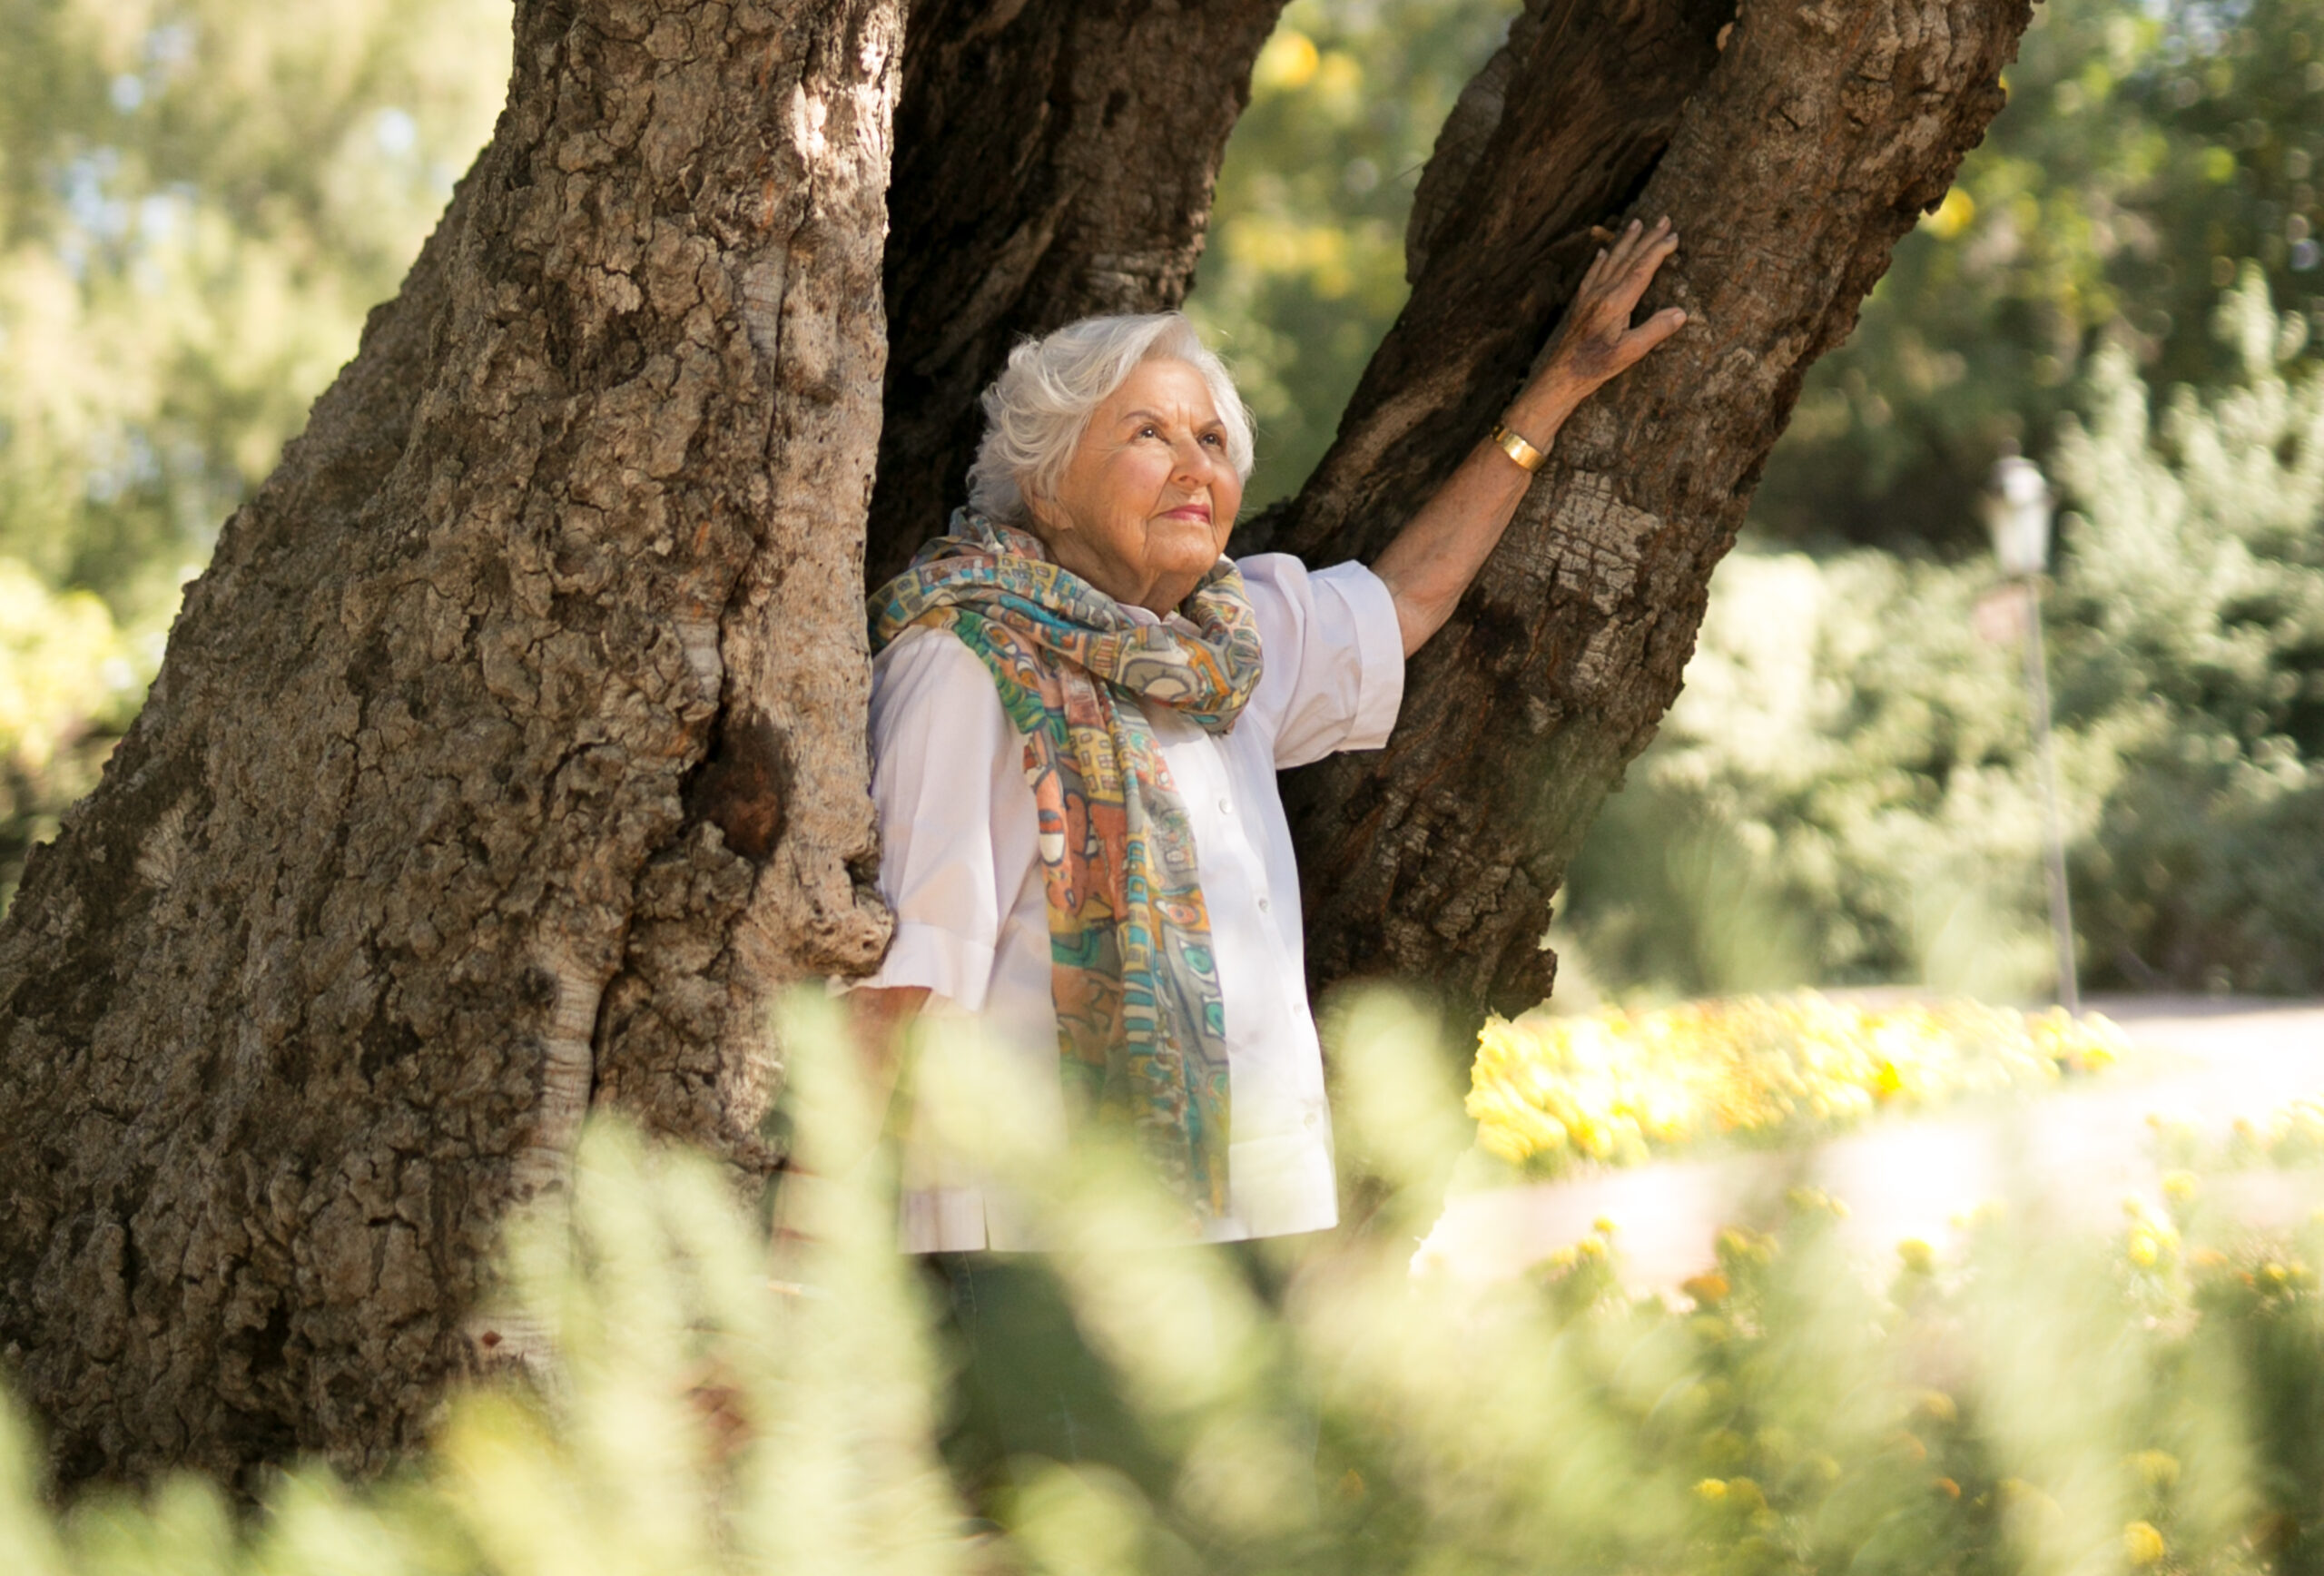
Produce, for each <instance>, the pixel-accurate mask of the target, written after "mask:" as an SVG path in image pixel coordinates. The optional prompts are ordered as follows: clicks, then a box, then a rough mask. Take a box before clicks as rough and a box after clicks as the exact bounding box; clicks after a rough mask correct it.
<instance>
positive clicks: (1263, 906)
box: [1259, 898, 1267, 914]
mask: <svg viewBox="0 0 2324 1576" xmlns="http://www.w3.org/2000/svg"><path fill="white" fill-rule="evenodd" d="M1266 911H1267V900H1266V899H1265V898H1261V899H1260V900H1259V912H1261V913H1263V914H1264V913H1265V912H1266Z"/></svg>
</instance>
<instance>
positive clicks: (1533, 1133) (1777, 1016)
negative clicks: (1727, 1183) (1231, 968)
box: [1467, 990, 2128, 1177]
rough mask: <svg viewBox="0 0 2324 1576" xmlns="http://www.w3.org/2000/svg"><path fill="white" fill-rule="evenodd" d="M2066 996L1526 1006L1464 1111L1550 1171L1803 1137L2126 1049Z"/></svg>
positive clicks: (1490, 1029)
mask: <svg viewBox="0 0 2324 1576" xmlns="http://www.w3.org/2000/svg"><path fill="white" fill-rule="evenodd" d="M2127 1045H2128V1041H2126V1040H2125V1039H2123V1037H2122V1030H2120V1029H2117V1028H2115V1027H2114V1025H2113V1024H2112V1023H2110V1022H2108V1021H2107V1020H2106V1019H2104V1018H2102V1017H2100V1016H2098V1015H2096V1014H2094V1013H2093V1014H2092V1015H2090V1016H2089V1017H2087V1018H2085V1019H2083V1020H2081V1021H2080V1022H2076V1021H2074V1020H2073V1019H2070V1018H2068V1017H2067V1016H2066V1014H2065V1013H2064V1011H2063V1010H2062V1009H2052V1010H2049V1011H2047V1012H2042V1013H2033V1014H2029V1013H2024V1012H2019V1011H2016V1010H2013V1009H2010V1008H2005V1007H1987V1006H1984V1004H1982V1003H1980V1002H1975V1001H1946V1002H1918V1001H1912V1002H1905V1003H1903V1004H1901V1005H1898V1006H1896V1007H1893V1008H1885V1009H1884V1008H1876V1007H1867V1006H1861V1005H1857V1004H1855V1003H1851V1002H1842V1001H1833V1000H1827V998H1825V997H1822V996H1819V995H1817V994H1816V993H1815V992H1814V991H1812V990H1811V991H1803V992H1801V993H1799V994H1798V995H1796V996H1783V997H1757V996H1746V997H1738V998H1732V999H1729V1000H1720V1001H1696V1002H1687V1003H1684V1004H1682V1005H1680V1006H1677V1007H1672V1008H1668V1009H1665V1010H1660V1011H1654V1012H1637V1013H1631V1012H1625V1011H1621V1010H1610V1011H1605V1012H1600V1013H1597V1014H1594V1015H1592V1016H1590V1017H1586V1018H1569V1017H1553V1016H1551V1014H1550V1013H1548V1012H1547V1011H1545V1010H1536V1011H1532V1012H1528V1013H1525V1014H1523V1015H1522V1016H1521V1017H1519V1018H1518V1019H1516V1020H1514V1021H1513V1022H1512V1021H1511V1020H1509V1019H1502V1018H1500V1017H1497V1016H1496V1017H1494V1018H1492V1019H1490V1020H1489V1021H1488V1022H1487V1023H1486V1024H1485V1027H1484V1029H1482V1031H1481V1032H1480V1033H1479V1034H1478V1037H1477V1059H1476V1061H1475V1063H1474V1065H1473V1066H1472V1069H1471V1071H1470V1079H1471V1085H1470V1089H1469V1098H1468V1103H1467V1109H1468V1113H1469V1115H1471V1116H1472V1117H1474V1118H1476V1121H1477V1144H1478V1147H1479V1148H1482V1149H1483V1150H1484V1151H1485V1153H1487V1154H1489V1155H1492V1156H1493V1157H1496V1158H1498V1159H1501V1160H1505V1161H1507V1162H1508V1163H1509V1164H1511V1165H1512V1166H1521V1167H1525V1168H1526V1170H1528V1171H1529V1172H1531V1173H1532V1174H1533V1175H1535V1176H1540V1177H1555V1176H1558V1175H1561V1174H1562V1173H1564V1172H1566V1171H1569V1170H1571V1169H1572V1168H1573V1167H1576V1166H1579V1165H1585V1164H1588V1163H1590V1162H1592V1161H1596V1162H1600V1163H1603V1164H1612V1165H1635V1164H1637V1163H1639V1162H1641V1161H1643V1160H1646V1159H1648V1158H1649V1157H1652V1156H1654V1155H1657V1154H1662V1153H1667V1152H1669V1151H1670V1150H1672V1149H1677V1148H1684V1147H1686V1146H1688V1145H1690V1144H1694V1143H1698V1142H1701V1141H1703V1140H1706V1139H1710V1138H1720V1137H1727V1136H1735V1137H1740V1138H1751V1139H1754V1140H1757V1141H1761V1142H1768V1141H1775V1142H1785V1143H1796V1142H1798V1141H1801V1140H1803V1139H1807V1138H1815V1137H1817V1136H1818V1135H1820V1134H1824V1133H1828V1132H1830V1131H1833V1130H1834V1129H1836V1128H1841V1127H1845V1126H1846V1125H1848V1124H1850V1123H1852V1122H1855V1121H1857V1120H1859V1119H1861V1118H1864V1117H1866V1116H1869V1115H1870V1114H1872V1113H1873V1112H1875V1111H1876V1110H1885V1109H1891V1108H1913V1107H1922V1106H1927V1105H1932V1104H1935V1103H1936V1102H1938V1101H1941V1100H1945V1099H1950V1098H1955V1097H1958V1096H1963V1095H1971V1094H1983V1093H1989V1092H1998V1091H2001V1090H2010V1089H2015V1090H2026V1089H2037V1088H2045V1087H2047V1086H2048V1085H2050V1084H2052V1083H2054V1082H2055V1081H2056V1080H2057V1077H2058V1074H2059V1072H2060V1071H2061V1070H2066V1071H2073V1072H2089V1071H2095V1070H2097V1069H2100V1068H2104V1067H2108V1066H2111V1065H2112V1063H2113V1062H2114V1060H2115V1059H2117V1058H2118V1057H2119V1056H2121V1054H2122V1051H2123V1050H2124V1049H2126V1048H2127Z"/></svg>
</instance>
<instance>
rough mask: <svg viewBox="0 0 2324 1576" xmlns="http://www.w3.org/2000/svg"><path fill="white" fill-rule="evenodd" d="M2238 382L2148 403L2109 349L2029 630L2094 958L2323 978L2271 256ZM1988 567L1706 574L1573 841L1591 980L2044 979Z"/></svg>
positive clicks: (2321, 807)
mask: <svg viewBox="0 0 2324 1576" xmlns="http://www.w3.org/2000/svg"><path fill="white" fill-rule="evenodd" d="M2219 327H2220V330H2221V336H2222V338H2223V339H2224V340H2226V341H2227V342H2228V343H2229V344H2230V347H2232V349H2233V350H2234V351H2235V353H2236V355H2237V356H2238V357H2239V358H2240V361H2241V364H2242V366H2243V368H2244V379H2243V382H2242V383H2241V385H2240V387H2236V388H2232V389H2226V390H2223V391H2221V392H2218V393H2215V394H2211V395H2208V396H2204V397H2200V398H2199V397H2197V396H2196V395H2194V394H2192V393H2191V392H2189V391H2187V390H2185V389H2181V390H2179V391H2178V392H2176V393H2175V394H2173V395H2171V398H2170V399H2168V401H2167V402H2166V403H2165V408H2164V410H2163V412H2162V417H2161V419H2160V420H2159V421H2158V420H2155V419H2152V417H2151V411H2150V405H2151V401H2150V397H2149V395H2148V392H2147V390H2146V389H2145V388H2144V386H2143V385H2142V384H2141V383H2140V381H2139V380H2138V379H2137V377H2136V375H2135V372H2134V370H2133V369H2132V362H2131V360H2130V358H2129V357H2128V355H2127V354H2125V353H2123V352H2121V351H2114V352H2111V353H2109V354H2106V355H2103V356H2102V357H2100V358H2099V359H2098V360H2097V362H2096V365H2095V368H2094V370H2093V374H2092V377H2091V379H2090V380H2089V382H2088V384H2087V385H2086V387H2085V389H2084V391H2083V394H2084V403H2085V406H2086V408H2087V409H2088V411H2089V416H2088V419H2087V421H2086V422H2084V421H2072V422H2069V423H2068V424H2067V425H2066V428H2065V429H2064V431H2063V434H2062V437H2061V439H2060V442H2059V444H2058V447H2057V452H2056V455H2055V458H2054V466H2053V468H2054V470H2055V472H2056V481H2057V483H2058V486H2059V488H2060V489H2061V491H2062V492H2063V494H2064V495H2065V496H2066V500H2067V502H2068V504H2069V506H2070V508H2069V512H2067V513H2066V514H2065V515H2064V516H2063V517H2062V519H2061V522H2060V537H2061V544H2060V558H2059V569H2058V580H2057V585H2056V586H2055V588H2054V590H2053V593H2052V594H2051V596H2049V598H2048V606H2047V609H2046V615H2045V616H2046V618H2047V621H2048V630H2049V635H2050V657H2051V674H2052V682H2053V693H2054V701H2055V712H2056V717H2057V724H2058V750H2059V769H2060V776H2061V791H2062V797H2063V820H2064V822H2065V827H2066V831H2067V834H2068V837H2069V841H2070V847H2071V851H2072V866H2073V900H2074V914H2075V920H2076V925H2077V933H2078V935H2079V938H2080V941H2081V946H2082V966H2083V970H2085V972H2086V973H2087V974H2088V975H2089V976H2090V977H2091V978H2093V980H2101V981H2112V982H2115V983H2121V984H2131V985H2141V986H2143V985H2152V984H2159V983H2163V982H2170V983H2174V984H2178V985H2181V986H2187V987H2203V986H2207V985H2209V986H2233V987H2236V988H2240V989H2245V990H2273V991H2310V990H2318V989H2319V988H2324V905H2319V903H2318V902H2317V901H2316V895H2315V894H2316V893H2317V892H2318V891H2324V778H2319V775H2318V773H2319V767H2324V546H2319V537H2318V535H2317V525H2318V522H2319V519H2324V377H2319V375H2318V374H2317V373H2316V372H2314V371H2312V370H2310V371H2307V372H2303V373H2300V374H2299V375H2297V376H2293V375H2290V373H2288V371H2287V369H2288V368H2289V367H2290V364H2291V361H2292V358H2293V357H2294V356H2296V355H2297V353H2298V352H2299V350H2300V348H2301V345H2302V343H2303V337H2304V336H2303V332H2302V330H2301V329H2300V326H2299V320H2298V319H2297V318H2282V319H2279V318H2278V317H2277V315H2276V314H2275V312H2274V311H2273V310H2271V308H2270V305H2269V303H2268V300H2267V292H2266V288H2265V285H2264V283H2263V282H2262V281H2260V278H2259V277H2258V275H2257V273H2256V272H2254V273H2251V274H2249V275H2247V277H2246V279H2245V281H2244V282H2243V284H2242V285H2241V286H2240V288H2239V289H2238V290H2236V291H2231V292H2230V293H2229V295H2228V296H2227V297H2226V298H2225V299H2224V300H2223V302H2222V305H2221V312H2220V324H2219ZM1993 584H1994V578H1993V573H1992V571H1991V569H1990V568H1989V567H1987V566H1977V565H1967V566H1939V565H1935V564H1927V563H1915V562H1910V561H1905V560H1900V559H1896V558H1893V557H1887V556H1886V555H1883V554H1878V553H1871V552H1856V553H1848V554H1844V555H1841V556H1839V557H1833V558H1827V559H1822V560H1817V559H1813V558H1809V557H1804V556H1801V555H1797V554H1786V555H1773V556H1770V555H1758V554H1750V553H1745V554H1739V555H1738V556H1737V557H1735V558H1734V559H1733V560H1731V561H1730V562H1729V563H1728V564H1726V565H1724V566H1721V568H1720V569H1719V571H1718V577H1717V578H1716V580H1715V581H1714V582H1713V586H1712V591H1711V606H1710V608H1709V614H1708V615H1707V616H1706V617H1705V620H1704V623H1703V628H1702V634H1701V636H1700V639H1699V643H1698V646H1697V650H1696V654H1695V657H1694V660H1693V662H1692V664H1691V665H1689V668H1688V672H1687V687H1686V689H1685V690H1684V691H1683V692H1682V693H1681V694H1680V695H1679V701H1678V704H1676V705H1675V706H1673V707H1672V709H1671V712H1670V714H1669V718H1668V719H1667V720H1666V722H1665V724H1664V726H1663V730H1662V733H1661V735H1660V736H1659V738H1658V739H1657V740H1656V742H1655V744H1653V745H1652V746H1651V747H1650V748H1649V751H1648V752H1647V754H1645V755H1644V756H1642V757H1641V758H1640V761H1639V762H1638V763H1637V764H1636V765H1635V766H1633V768H1632V769H1631V773H1630V784H1631V785H1630V788H1629V789H1628V790H1626V791H1625V792H1624V793H1620V794H1619V795H1617V796H1616V797H1615V798H1614V799H1612V800H1611V801H1610V802H1609V804H1608V807H1607V812H1606V813H1605V815H1604V816H1603V818H1602V819H1601V822H1600V828H1599V829H1598V830H1597V831H1595V832H1592V834H1591V839H1590V844H1589V846H1588V847H1587V848H1586V849H1585V850H1584V852H1583V853H1582V854H1581V857H1580V858H1579V859H1578V860H1577V862H1576V863H1575V867H1574V871H1573V876H1572V888H1573V900H1572V907H1571V913H1570V924H1569V927H1568V930H1569V931H1570V934H1571V939H1572V941H1574V942H1575V943H1576V945H1575V947H1574V951H1575V952H1576V953H1577V955H1578V958H1579V960H1580V961H1581V970H1579V972H1580V973H1581V974H1582V975H1583V976H1585V977H1598V978H1600V979H1601V980H1603V981H1604V982H1607V983H1610V984H1619V985H1622V986H1627V987H1637V986H1641V985H1644V986H1659V987H1660V988H1661V989H1665V990H1676V991H1679V992H1681V993H1696V992H1703V991H1723V990H1758V989H1768V988H1773V987H1781V986H1787V985H1794V984H1800V983H1810V982H1846V981H1865V980H1898V979H1903V980H1922V981H1925V982H1927V983H1929V984H1931V985H1935V986H1938V987H1941V988H1945V989H1947V990H1958V991H1961V992H1964V993H1966V994H1971V995H1984V996H1987V997H1994V998H2004V999H2005V998H2007V997H2011V996H2018V995H2023V994H2024V993H2026V992H2029V991H2031V990H2034V989H2036V988H2037V987H2040V986H2042V985H2043V984H2045V983H2046V982H2047V980H2048V977H2049V973H2050V971H2051V966H2050V963H2049V953H2048V942H2047V941H2046V931H2045V926H2046V922H2047V916H2046V909H2045V906H2044V904H2045V899H2044V896H2043V886H2042V882H2041V846H2042V843H2041V839H2042V817H2041V800H2040V797H2039V779H2038V777H2037V776H2036V774H2035V772H2034V769H2033V758H2032V748H2031V730H2030V724H2029V722H2028V708H2027V705H2026V703H2025V699H2024V685H2023V680H2022V678H2021V675H2020V670H2019V660H2018V652H2017V649H2016V648H2015V647H2014V645H1991V644H1987V643H1985V642H1984V641H1981V640H1980V639H1979V638H1978V637H1977V636H1976V635H1974V633H1973V631H1972V627H1971V609H1972V606H1974V603H1975V602H1976V600H1977V599H1978V597H1979V596H1981V595H1982V594H1984V592H1985V591H1986V590H1987V589H1988V588H1989V587H1990V586H1992V585H1993Z"/></svg>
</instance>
